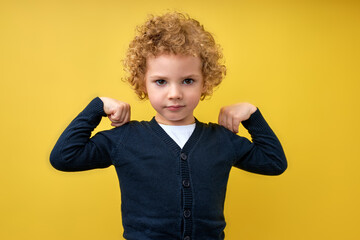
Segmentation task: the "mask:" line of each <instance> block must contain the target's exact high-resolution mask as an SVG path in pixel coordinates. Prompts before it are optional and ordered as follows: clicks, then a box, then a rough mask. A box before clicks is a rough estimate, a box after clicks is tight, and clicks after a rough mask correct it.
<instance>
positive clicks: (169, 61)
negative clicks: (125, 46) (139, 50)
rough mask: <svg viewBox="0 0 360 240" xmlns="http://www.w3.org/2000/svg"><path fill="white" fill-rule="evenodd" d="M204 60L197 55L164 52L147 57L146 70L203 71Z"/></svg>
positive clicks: (163, 71) (164, 71)
mask: <svg viewBox="0 0 360 240" xmlns="http://www.w3.org/2000/svg"><path fill="white" fill-rule="evenodd" d="M201 69H202V61H201V59H200V58H199V57H197V56H189V55H174V54H162V55H158V56H155V57H153V56H151V57H148V58H147V59H146V72H158V73H169V72H173V73H178V72H192V73H194V74H195V73H197V74H198V73H199V72H200V73H201Z"/></svg>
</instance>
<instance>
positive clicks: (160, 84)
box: [155, 79, 166, 86]
mask: <svg viewBox="0 0 360 240" xmlns="http://www.w3.org/2000/svg"><path fill="white" fill-rule="evenodd" d="M155 83H156V84H157V85H159V86H162V85H165V84H166V81H165V80H164V79H159V80H156V81H155Z"/></svg>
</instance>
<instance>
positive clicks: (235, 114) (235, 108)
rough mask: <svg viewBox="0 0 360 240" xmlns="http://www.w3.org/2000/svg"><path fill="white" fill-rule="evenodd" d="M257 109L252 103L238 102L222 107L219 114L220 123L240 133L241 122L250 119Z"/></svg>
mask: <svg viewBox="0 0 360 240" xmlns="http://www.w3.org/2000/svg"><path fill="white" fill-rule="evenodd" d="M256 109H257V108H256V107H255V106H254V105H252V104H250V103H236V104H233V105H230V106H226V107H222V108H221V110H220V114H219V124H220V125H222V126H224V127H226V128H227V129H229V130H230V131H232V132H234V133H238V132H239V125H240V123H241V122H242V121H245V120H248V119H249V118H250V116H251V114H253V113H254V112H255V111H256Z"/></svg>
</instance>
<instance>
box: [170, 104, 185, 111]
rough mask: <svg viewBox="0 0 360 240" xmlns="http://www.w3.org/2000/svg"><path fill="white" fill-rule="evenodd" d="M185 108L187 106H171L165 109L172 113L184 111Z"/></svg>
mask: <svg viewBox="0 0 360 240" xmlns="http://www.w3.org/2000/svg"><path fill="white" fill-rule="evenodd" d="M184 107H185V105H170V106H166V107H165V108H166V109H168V110H170V111H179V110H180V109H182V108H184Z"/></svg>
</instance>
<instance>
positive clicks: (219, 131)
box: [197, 122, 237, 137]
mask: <svg viewBox="0 0 360 240" xmlns="http://www.w3.org/2000/svg"><path fill="white" fill-rule="evenodd" d="M197 124H199V125H201V127H202V128H203V132H204V134H205V135H207V134H211V135H215V136H216V137H218V136H228V137H229V136H237V135H236V134H235V133H233V132H232V131H230V130H229V129H227V128H225V127H223V126H221V125H219V124H217V123H212V122H208V123H203V122H197Z"/></svg>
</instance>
